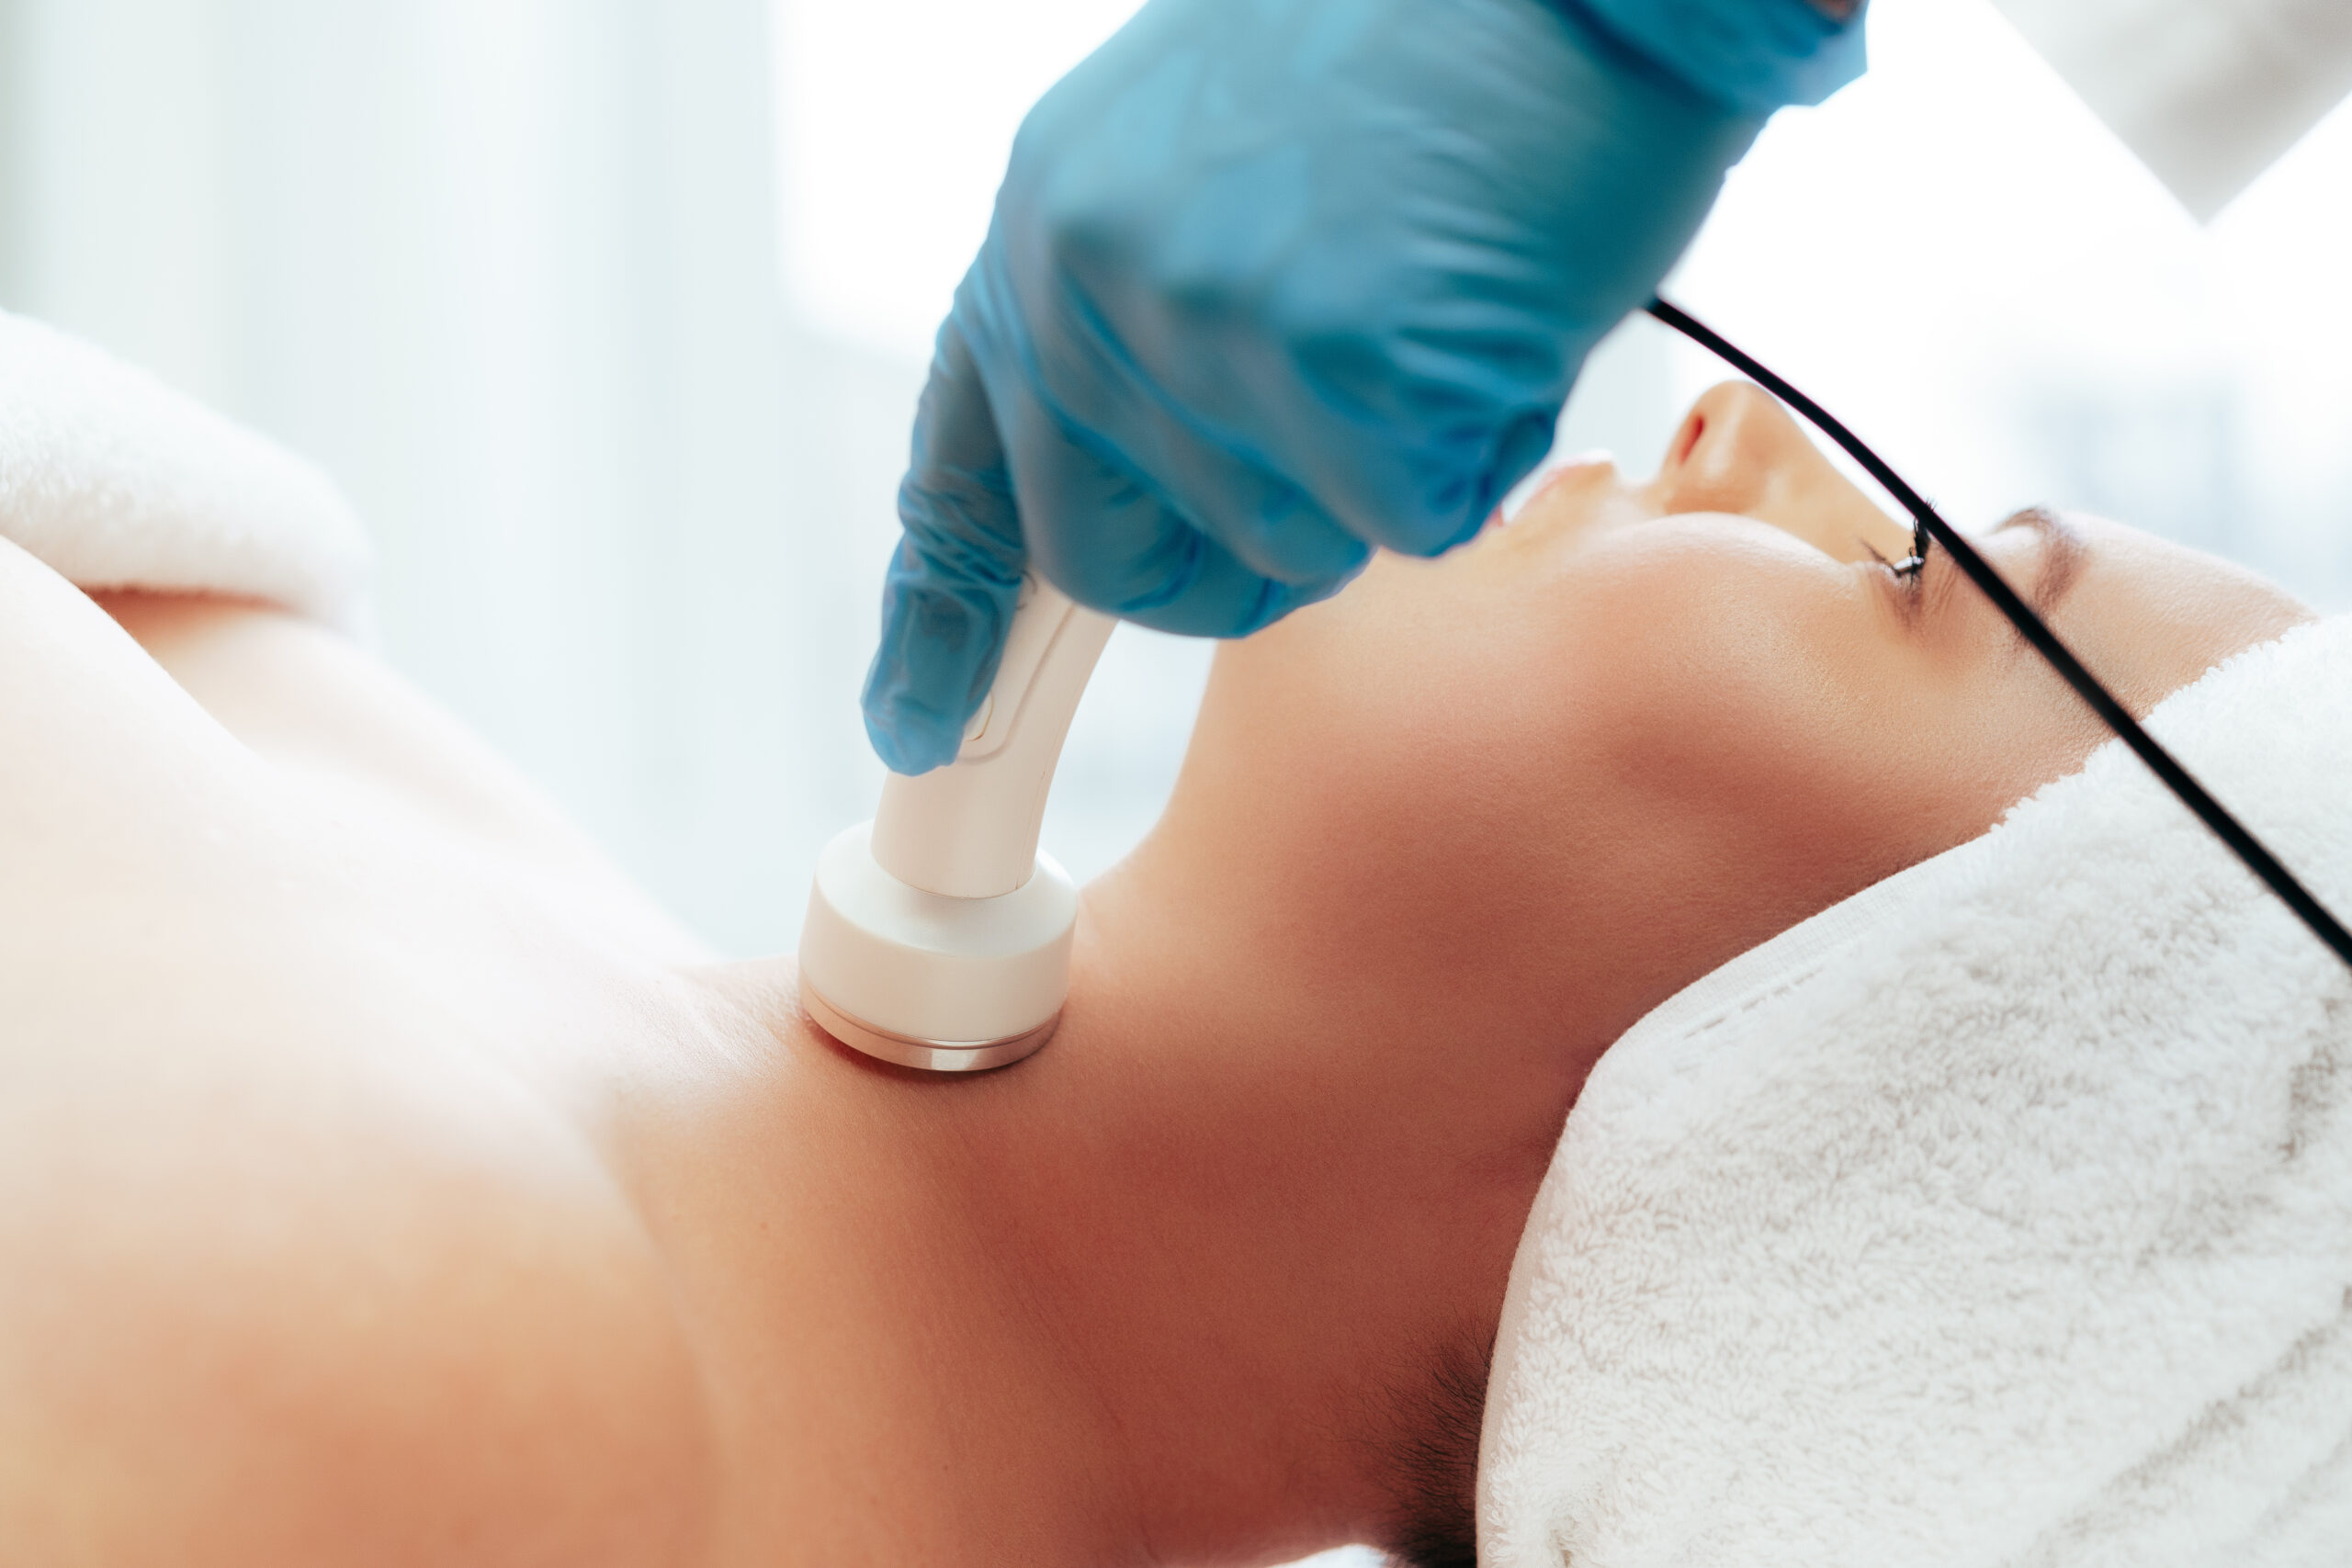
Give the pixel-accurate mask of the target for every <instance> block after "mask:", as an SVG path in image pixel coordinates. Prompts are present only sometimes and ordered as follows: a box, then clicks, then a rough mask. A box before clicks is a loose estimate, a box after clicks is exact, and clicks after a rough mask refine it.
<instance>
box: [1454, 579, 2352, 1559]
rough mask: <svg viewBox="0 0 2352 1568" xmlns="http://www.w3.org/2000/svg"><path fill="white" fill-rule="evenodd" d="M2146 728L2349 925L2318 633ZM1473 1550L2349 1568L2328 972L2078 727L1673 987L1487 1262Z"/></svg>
mask: <svg viewBox="0 0 2352 1568" xmlns="http://www.w3.org/2000/svg"><path fill="white" fill-rule="evenodd" d="M2152 728H2154V730H2155V731H2156V732H2157V733H2158V734H2159V736H2160V737H2161V738H2162V739H2165V741H2166V742H2167V743H2168V744H2171V745H2172V746H2174V747H2175V748H2176V750H2177V754H2178V755H2179V756H2181V758H2182V759H2183V761H2186V762H2188V765H2189V767H2190V768H2191V770H2192V771H2195V772H2198V773H2200V774H2201V776H2203V778H2204V779H2205V782H2206V783H2207V784H2208V785H2209V786H2210V787H2211V788H2212V789H2213V791H2214V792H2215V794H2216V795H2219V796H2220V797H2221V798H2222V801H2223V802H2224V803H2226V804H2228V805H2230V806H2231V807H2233V808H2234V809H2235V810H2236V811H2237V812H2238V814H2239V816H2240V817H2241V818H2242V819H2243V820H2244V821H2245V823H2246V824H2247V825H2248V826H2249V827H2251V828H2252V829H2254V830H2255V832H2256V834H2258V835H2259V836H2261V837H2262V838H2263V839H2264V840H2266V841H2267V842H2268V844H2269V845H2270V847H2271V848H2272V850H2273V851H2274V852H2277V853H2278V855H2279V856H2280V857H2281V858H2282V859H2283V860H2284V861H2285V862H2286V863H2288V865H2289V866H2290V868H2292V869H2293V870H2295V871H2296V872H2297V873H2298V874H2300V875H2301V878H2302V879H2303V881H2304V882H2305V884H2306V886H2310V887H2311V888H2312V890H2313V891H2314V892H2315V893H2316V894H2317V895H2318V896H2319V897H2320V898H2321V899H2322V901H2323V902H2324V903H2326V904H2328V905H2329V907H2330V908H2333V909H2334V910H2335V912H2336V913H2337V914H2338V916H2339V917H2347V916H2352V619H2339V620H2335V621H2331V622H2326V623H2324V624H2321V625H2319V626H2307V627H2304V628H2301V629H2300V630H2298V631H2296V632H2294V633H2292V634H2291V635H2290V636H2289V637H2285V638H2284V639H2282V640H2280V641H2278V642H2276V643H2273V644H2270V645H2268V646H2267V647H2264V648H2260V649H2254V650H2251V651H2249V652H2247V653H2245V654H2244V655H2241V656H2240V657H2239V658H2237V659H2235V660H2232V661H2231V662H2230V663H2228V664H2226V665H2224V666H2223V667H2222V668H2221V669H2219V670H2216V671H2212V672H2211V673H2210V674H2208V675H2207V676H2206V677H2205V678H2204V679H2203V680H2202V681H2200V682H2197V683H2196V684H2195V685H2193V686H2191V687H2190V688H2188V690H2186V691H2184V692H2181V693H2179V694H2176V695H2175V696H2174V697H2173V698H2172V699H2171V700H2169V701H2168V702H2166V703H2165V705H2163V707H2162V708H2161V709H2160V710H2159V711H2158V713H2157V715H2156V716H2155V720H2154V724H2153V726H2152ZM1478 1530H1479V1542H1480V1552H1479V1561H1480V1562H1483V1563H1486V1564H1487V1565H1488V1568H1532V1565H1534V1564H1543V1565H1544V1568H1557V1565H1558V1564H1561V1563H1564V1562H1565V1563H1571V1564H1573V1565H1574V1568H1633V1565H1644V1568H1648V1565H1664V1564H1669V1563H1671V1564H1676V1565H1678V1568H1705V1565H1709V1564H1735V1563H1736V1564H1739V1565H1740V1568H1775V1565H1779V1564H1790V1565H1792V1568H1793V1565H1796V1564H1804V1565H1805V1568H1821V1565H1834V1564H1857V1565H1859V1564H1870V1565H1871V1568H1885V1565H1888V1564H1898V1563H1899V1564H1902V1565H1904V1568H1923V1565H1928V1564H1962V1563H1965V1564H1977V1563H1984V1564H1992V1563H2003V1564H2093V1563H2096V1564H2109V1563H2113V1564H2123V1563H2130V1564H2134V1565H2137V1568H2148V1565H2154V1564H2175V1563H2200V1564H2201V1563H2214V1564H2222V1563H2227V1564H2232V1565H2237V1568H2243V1565H2246V1564H2267V1563H2335V1564H2341V1563H2346V1562H2352V972H2347V971H2346V968H2345V966H2344V965H2343V964H2341V963H2339V962H2338V961H2337V960H2336V959H2335V957H2334V956H2333V955H2332V954H2330V953H2328V951H2327V950H2326V949H2325V948H2324V947H2323V946H2321V944H2320V943H2319V942H2318V941H2317V940H2315V939H2314V938H2313V937H2312V935H2311V934H2310V933H2309V932H2308V931H2306V930H2305V929H2304V928H2303V927H2302V926H2301V924H2300V923H2299V922H2297V921H2296V919H2294V918H2293V917H2292V916H2291V915H2290V913H2289V912H2288V911H2287V909H2286V908H2284V906H2282V905H2281V904H2280V903H2279V902H2278V899H2277V898H2276V897H2273V896H2272V895H2271V894H2270V893H2269V892H2267V890H2265V889H2264V888H2262V887H2261V886H2260V885H2259V884H2257V883H2256V881H2255V880H2254V878H2253V877H2252V876H2251V875H2249V874H2247V873H2246V872H2245V870H2244V869H2243V868H2242V867H2241V866H2240V864H2239V863H2237V862H2236V861H2235V860H2234V859H2233V858H2232V857H2231V856H2230V855H2229V854H2228V852H2226V851H2224V850H2223V849H2222V847H2221V845H2220V844H2219V843H2218V842H2216V841H2215V840H2213V839H2212V838H2211V835H2210V834H2208V833H2207V831H2206V830H2205V829H2204V828H2202V827H2201V826H2199V824H2198V823H2197V822H2196V821H2195V819H2194V818H2191V817H2190V816H2189V815H2188V812H2187V811H2186V810H2185V809H2184V808H2183V807H2181V806H2179V805H2178V804H2177V802H2176V801H2175V800H2174V799H2173V797H2172V796H2171V795H2168V794H2166V793H2165V791H2164V790H2163V788H2162V787H2161V786H2160V785H2158V784H2156V783H2155V782H2154V780H2153V779H2152V778H2151V777H2150V776H2149V775H2148V773H2146V771H2145V769H2143V767H2142V766H2141V765H2140V763H2139V762H2138V761H2136V760H2134V759H2133V758H2132V757H2131V756H2130V755H2129V754H2128V753H2126V752H2125V751H2123V750H2122V749H2121V747H2120V744H2111V745H2109V747H2107V748H2106V749H2104V750H2101V751H2099V752H2098V754H2097V755H2096V756H2094V757H2093V758H2092V760H2091V761H2090V763H2089V765H2088V766H2087V767H2086V768H2085V769H2084V771H2083V772H2081V773H2078V774H2075V775H2074V776H2072V777H2069V778H2066V779H2063V780H2060V781H2058V782H2057V783H2054V784H2051V785H2050V786H2048V787H2047V788H2045V789H2043V790H2041V792H2040V793H2039V794H2037V795H2034V796H2033V797H2032V798H2030V799H2029V800H2027V801H2025V802H2023V803H2021V804H2020V805H2019V806H2018V807H2017V808H2016V809H2015V810H2014V811H2013V812H2012V813H2011V814H2010V815H2009V817H2008V818H2007V820H2006V821H2005V822H2004V823H2003V824H2002V825H2001V826H2000V827H1998V828H1996V829H1995V830H1994V831H1992V832H1991V833H1988V834H1986V835H1985V836H1984V837H1983V838H1980V839H1977V840H1974V841H1973V842H1970V843H1968V844H1964V845H1962V846H1961V847H1960V848H1958V849H1955V850H1952V851H1951V852H1948V853H1946V854H1943V855H1940V856H1939V857H1937V858H1936V859H1935V860H1932V861H1929V862H1928V863H1925V864H1923V865H1919V866H1916V867H1914V868H1912V869H1911V870H1909V871H1907V872H1905V873H1903V874H1900V875H1899V876H1896V877H1894V878H1891V879H1889V880H1888V881H1887V882H1885V883H1883V884H1881V885H1880V886H1877V887H1874V888H1871V889H1870V890H1869V891H1867V892H1865V893H1864V894H1862V895H1860V897H1856V898H1853V899H1850V900H1849V901H1848V902H1847V903H1845V904H1842V905H1839V906H1838V907H1837V908H1833V909H1831V910H1829V911H1827V912H1826V913H1825V914H1823V915H1821V916H1819V917H1817V918H1816V919H1814V920H1812V921H1808V922H1806V923H1805V924H1804V925H1803V926H1799V927H1797V928H1796V929H1795V930H1793V931H1789V932H1787V933H1784V934H1783V935H1782V936H1781V937H1779V938H1777V939H1775V940H1774V941H1773V942H1769V943H1767V944H1765V945H1764V946H1763V947H1761V948H1758V950H1756V951H1755V952H1754V953H1749V954H1747V955H1746V956H1745V957H1743V958H1742V959H1740V960H1737V961H1736V962H1735V963H1733V964H1729V965H1726V966H1725V967H1724V969H1722V970H1719V971H1717V972H1716V973H1715V974H1714V975H1713V976H1709V977H1708V978H1707V979H1706V980H1704V981H1702V982H1701V983H1700V984H1699V985H1697V986H1695V987H1691V989H1690V990H1687V991H1685V992H1684V993H1682V994H1681V995H1680V996H1678V997H1676V998H1674V999H1672V1000H1671V1001H1669V1002H1668V1003H1667V1004H1666V1005H1665V1006H1663V1007H1661V1008H1659V1009H1658V1010H1657V1011H1656V1012H1654V1013H1653V1014H1651V1015H1650V1016H1649V1017H1648V1018H1646V1019H1645V1020H1644V1021H1642V1022H1641V1023H1640V1024H1638V1025H1637V1026H1636V1027H1635V1028H1634V1029H1633V1030H1632V1031H1630V1032H1628V1033H1627V1034H1626V1035H1625V1036H1624V1037H1623V1039H1622V1040H1620V1041H1619V1042H1618V1043H1616V1044H1615V1045H1614V1046H1613V1047H1612V1048H1611V1050H1610V1052H1609V1053H1608V1055H1606V1056H1604V1057H1603V1058H1602V1060H1601V1062H1600V1066H1598V1068H1597V1069H1596V1070H1595V1071H1594V1073H1593V1075H1592V1077H1591V1079H1590V1081H1589V1084H1588V1085H1587V1087H1586V1089H1585V1090H1584V1093H1583V1096H1582V1098H1581V1099H1580V1100H1579V1101H1578V1103H1577V1107H1576V1110H1575V1111H1574V1113H1573V1114H1572V1115H1571V1116H1570V1117H1569V1119H1568V1124H1567V1128H1566V1133H1565V1134H1564V1136H1563V1137H1562V1140H1561V1144H1560V1147H1559V1150H1558V1153H1557V1155H1556V1156H1555V1159H1554V1162H1553V1165H1552V1168H1551V1170H1550V1172H1549V1173H1548V1175H1547V1176H1546V1178H1545V1179H1544V1186H1543V1190H1542V1192H1541V1195H1540V1196H1539V1197H1538V1199H1537V1201H1536V1204H1535V1209H1534V1213H1533V1214H1532V1218H1531V1219H1530V1222H1529V1224H1528V1228H1527V1231H1526V1233H1525V1235H1524V1236H1523V1237H1522V1239H1521V1244H1520V1249H1519V1256H1518V1258H1517V1259H1516V1261H1515V1263H1514V1265H1513V1268H1512V1271H1511V1280H1510V1293H1509V1296H1508V1298H1507V1300H1506V1303H1505V1307H1504V1312H1503V1320H1502V1328H1501V1333H1500V1337H1499V1339H1498V1344H1497V1348H1496V1360H1495V1367H1494V1371H1493V1376H1492V1381H1491V1382H1490V1383H1489V1386H1488V1403H1487V1419H1486V1427H1485V1431H1484V1436H1483V1441H1482V1447H1481V1452H1480V1475H1479V1490H1478Z"/></svg>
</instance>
